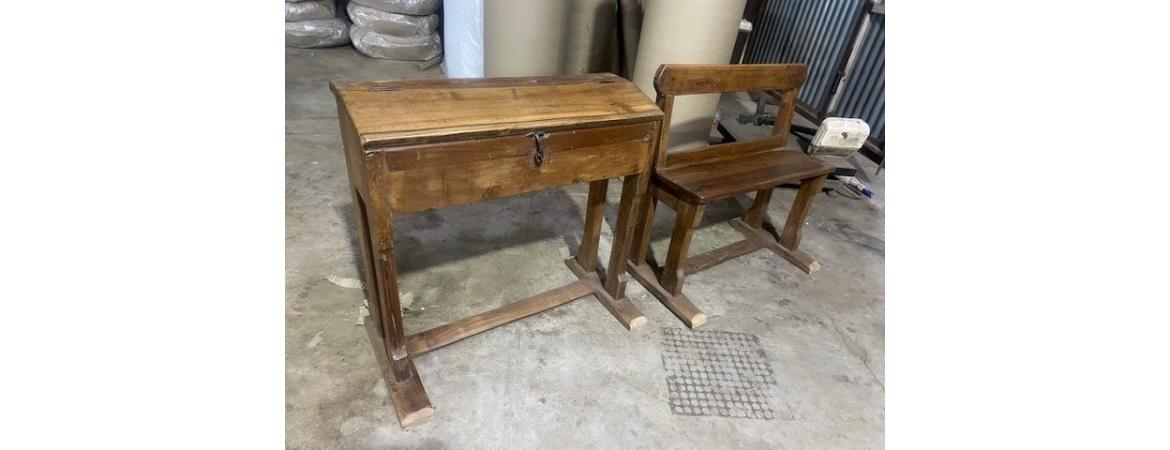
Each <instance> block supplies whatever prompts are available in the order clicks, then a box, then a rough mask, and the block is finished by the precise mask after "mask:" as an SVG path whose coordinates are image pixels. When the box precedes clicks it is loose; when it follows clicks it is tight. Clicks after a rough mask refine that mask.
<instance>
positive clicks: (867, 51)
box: [829, 14, 886, 141]
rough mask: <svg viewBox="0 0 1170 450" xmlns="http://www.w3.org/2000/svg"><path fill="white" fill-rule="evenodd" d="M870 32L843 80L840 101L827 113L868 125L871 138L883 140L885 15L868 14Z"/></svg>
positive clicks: (884, 116)
mask: <svg viewBox="0 0 1170 450" xmlns="http://www.w3.org/2000/svg"><path fill="white" fill-rule="evenodd" d="M869 20H870V23H869V30H867V31H866V32H865V35H863V36H862V38H861V45H860V46H859V48H858V50H857V56H856V57H855V59H854V60H853V65H852V67H850V68H849V73H848V74H847V75H846V77H845V87H844V88H843V89H842V90H841V92H840V100H838V101H837V105H836V106H835V107H834V108H833V111H832V112H830V113H829V115H832V116H839V117H856V118H858V119H861V120H864V121H865V122H866V123H868V124H869V129H870V136H873V137H875V138H877V139H878V140H880V141H885V139H886V16H885V15H884V14H877V15H870V19H869Z"/></svg>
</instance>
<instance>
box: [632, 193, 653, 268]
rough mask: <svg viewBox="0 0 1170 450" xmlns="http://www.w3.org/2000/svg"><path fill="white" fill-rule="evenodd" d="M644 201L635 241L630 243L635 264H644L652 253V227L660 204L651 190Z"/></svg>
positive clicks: (639, 212)
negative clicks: (655, 210) (656, 208)
mask: <svg viewBox="0 0 1170 450" xmlns="http://www.w3.org/2000/svg"><path fill="white" fill-rule="evenodd" d="M651 190H652V189H647V191H651ZM643 203H644V204H643V206H642V208H641V211H638V225H637V228H636V229H635V233H634V242H633V243H632V244H630V252H631V256H630V261H631V263H632V264H634V265H640V264H644V263H645V262H646V257H647V256H649V254H650V229H651V228H652V227H653V226H654V207H655V206H656V205H657V204H658V199H657V198H655V197H654V195H653V194H652V193H651V192H647V193H646V198H645V199H643Z"/></svg>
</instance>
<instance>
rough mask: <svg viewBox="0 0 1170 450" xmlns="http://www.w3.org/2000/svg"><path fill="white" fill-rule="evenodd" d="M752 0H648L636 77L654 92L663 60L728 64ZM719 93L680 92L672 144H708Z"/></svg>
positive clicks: (652, 94)
mask: <svg viewBox="0 0 1170 450" xmlns="http://www.w3.org/2000/svg"><path fill="white" fill-rule="evenodd" d="M746 3H747V0H644V2H643V7H644V9H645V13H644V16H643V19H642V30H641V39H640V40H639V42H638V55H637V59H636V62H635V63H634V83H635V84H637V85H638V87H639V88H641V89H642V91H643V92H645V93H646V95H648V96H650V98H654V97H655V96H656V93H655V91H654V73H655V72H656V71H657V70H658V66H659V65H661V64H727V61H730V60H731V51H732V50H733V49H734V47H735V37H736V35H737V34H738V33H739V21H740V19H741V18H742V17H743V8H744V5H745V4H746ZM718 106H719V94H710V95H689V96H680V97H678V98H676V99H675V101H674V110H673V112H672V114H671V120H670V141H669V148H670V149H671V150H678V149H685V148H693V147H699V146H703V145H706V144H707V136H708V135H709V134H710V133H711V124H712V119H713V118H714V115H715V109H716V108H718Z"/></svg>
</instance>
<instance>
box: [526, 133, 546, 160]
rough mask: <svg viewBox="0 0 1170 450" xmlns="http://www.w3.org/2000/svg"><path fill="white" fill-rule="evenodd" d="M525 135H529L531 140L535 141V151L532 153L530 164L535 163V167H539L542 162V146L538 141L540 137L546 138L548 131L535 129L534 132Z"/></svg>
mask: <svg viewBox="0 0 1170 450" xmlns="http://www.w3.org/2000/svg"><path fill="white" fill-rule="evenodd" d="M525 136H528V137H531V138H532V141H533V142H535V143H536V152H534V153H533V154H532V164H535V165H536V167H540V165H541V164H544V146H543V145H541V144H540V141H541V140H542V139H546V138H548V133H546V132H543V131H537V132H534V133H528V134H526V135H525Z"/></svg>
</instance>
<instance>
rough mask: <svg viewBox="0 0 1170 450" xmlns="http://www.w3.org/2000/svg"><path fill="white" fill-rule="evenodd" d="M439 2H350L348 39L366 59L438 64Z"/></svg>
mask: <svg viewBox="0 0 1170 450" xmlns="http://www.w3.org/2000/svg"><path fill="white" fill-rule="evenodd" d="M439 1H440V0H350V3H349V7H348V8H346V10H347V11H348V12H349V19H350V20H351V21H353V27H351V28H350V30H349V37H350V39H351V40H352V41H353V46H354V48H356V49H357V50H358V51H359V52H362V53H364V54H365V55H366V56H372V57H375V58H382V59H394V60H399V61H430V60H435V59H437V58H438V57H439V55H441V54H442V52H443V46H442V44H441V43H440V41H439V33H437V32H436V31H435V30H436V29H438V27H439V15H438V14H435V12H436V11H438V9H439Z"/></svg>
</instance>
